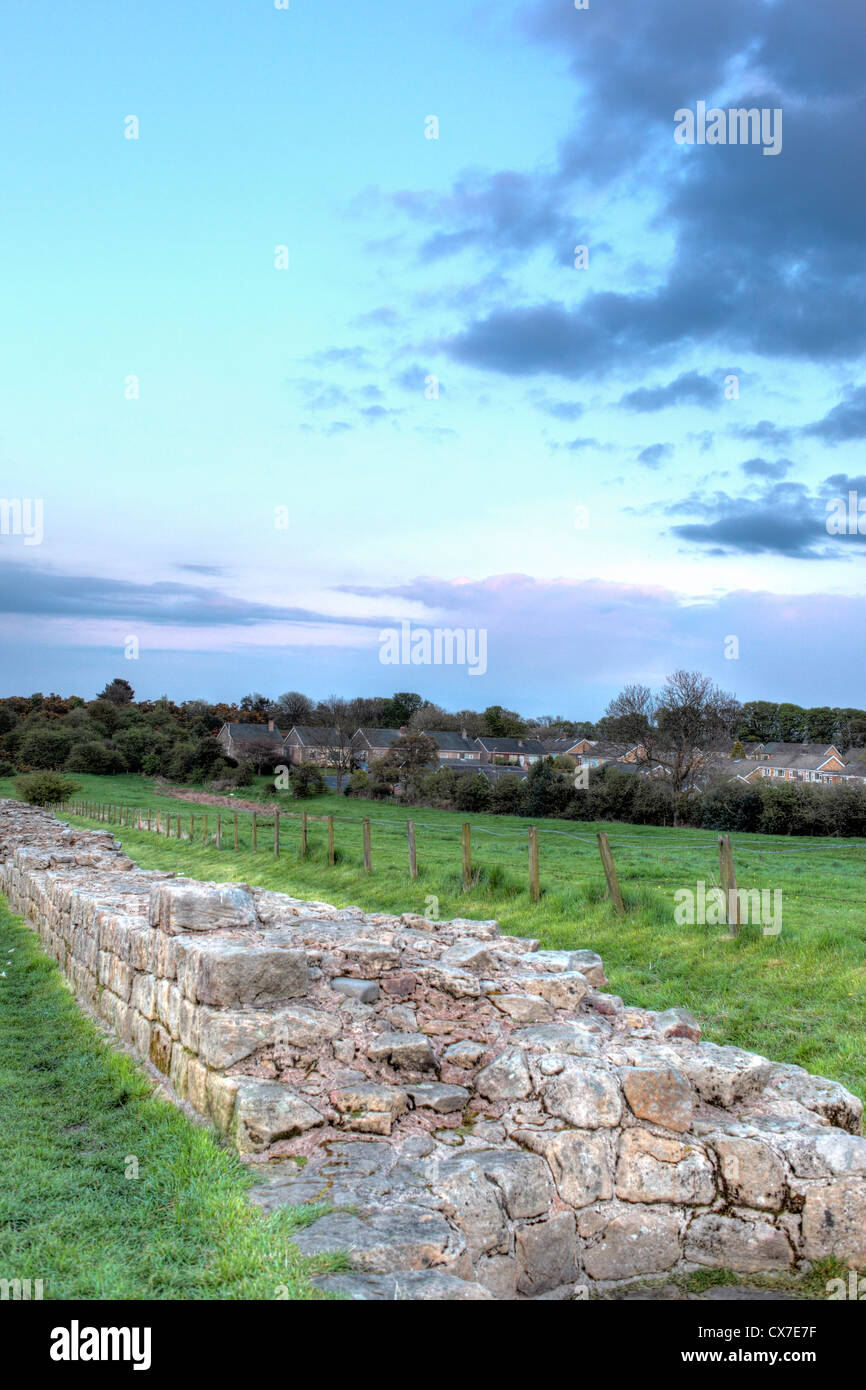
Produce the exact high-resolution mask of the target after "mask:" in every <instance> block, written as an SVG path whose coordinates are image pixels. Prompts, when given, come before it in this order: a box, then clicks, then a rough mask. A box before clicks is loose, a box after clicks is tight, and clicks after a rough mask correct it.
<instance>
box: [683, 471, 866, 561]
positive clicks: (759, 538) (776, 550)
mask: <svg viewBox="0 0 866 1390" xmlns="http://www.w3.org/2000/svg"><path fill="white" fill-rule="evenodd" d="M842 481H843V480H842V479H841V477H840V478H837V479H835V480H834V479H827V480H825V482H824V484H823V485H822V487H821V489H820V490H819V491H818V492H817V493H812V492H811V491H810V490H809V489H808V488H807V487H806V486H805V485H804V484H803V483H795V482H789V481H788V482H769V483H767V484H766V485H765V486H764V488H763V489H762V490H760V491H759V492H758V493H757V494H755V495H753V496H748V497H731V496H729V495H728V494H727V493H725V492H715V493H708V494H703V493H699V492H693V493H692V494H691V495H690V496H689V497H685V498H683V499H682V500H681V501H679V502H675V503H672V504H671V505H670V506H668V507H667V508H666V511H667V514H668V515H676V514H681V515H682V514H686V515H691V516H699V517H700V518H701V520H699V521H692V522H687V523H682V524H679V525H676V526H673V527H672V528H671V531H672V534H673V535H675V536H677V537H679V539H680V540H684V541H689V542H691V543H692V544H695V545H698V546H700V547H712V550H711V553H713V554H719V555H721V554H725V555H732V554H739V555H782V556H786V557H788V558H789V559H796V560H840V559H850V558H851V556H852V554H854V553H857V554H863V553H864V549H866V537H860V536H847V535H846V536H831V535H830V534H829V532H828V530H827V517H828V508H827V502H828V500H829V499H830V496H831V495H832V493H833V491H834V482H835V483H836V484H837V487H836V488H835V490H836V491H838V492H840V493H842V492H845V493H847V486H846V487H844V488H843V486H842ZM849 481H854V482H856V481H857V480H856V479H854V480H847V479H845V480H844V482H845V483H846V484H847V482H849Z"/></svg>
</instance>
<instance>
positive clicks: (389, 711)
mask: <svg viewBox="0 0 866 1390" xmlns="http://www.w3.org/2000/svg"><path fill="white" fill-rule="evenodd" d="M423 703H424V701H423V699H422V698H421V696H420V695H416V694H415V693H414V691H412V690H398V691H396V692H395V693H394V694H393V695H392V696H391V698H390V700H387V701H386V702H385V708H384V709H383V710H382V719H383V721H384V727H385V728H386V729H402V728H403V727H404V725H407V724H408V723H409V720H410V719H411V718H412V715H413V714H414V713H415V711H416V710H419V709H420V708H421V706H422V705H423Z"/></svg>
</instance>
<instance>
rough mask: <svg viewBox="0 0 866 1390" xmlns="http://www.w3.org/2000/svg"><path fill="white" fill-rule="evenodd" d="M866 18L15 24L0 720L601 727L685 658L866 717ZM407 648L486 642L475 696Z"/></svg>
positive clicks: (458, 675) (645, 11)
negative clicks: (403, 699) (494, 711)
mask: <svg viewBox="0 0 866 1390" xmlns="http://www.w3.org/2000/svg"><path fill="white" fill-rule="evenodd" d="M864 33H866V26H864V20H863V17H862V10H861V9H860V8H859V7H858V5H856V4H855V3H853V0H830V2H829V3H827V4H825V5H823V6H822V7H820V9H819V8H818V7H816V6H814V4H813V3H812V2H811V0H774V3H769V4H768V3H762V0H731V3H729V4H727V5H726V6H725V7H724V11H723V12H720V13H716V12H715V11H714V14H713V20H712V23H711V24H710V22H709V19H708V17H707V13H706V11H705V9H704V8H703V7H700V6H695V5H694V0H655V2H654V3H653V4H652V5H647V4H646V3H642V0H605V3H602V0H590V8H589V9H588V10H586V11H577V10H575V9H574V8H573V6H570V5H569V4H567V3H566V0H520V3H517V2H516V0H511V2H510V3H503V4H496V5H494V4H480V5H473V4H471V3H470V0H462V3H457V0H440V3H438V4H437V5H436V6H435V7H432V8H431V7H416V6H406V5H403V4H398V3H396V0H379V3H378V4H377V5H376V6H375V7H370V6H357V5H353V4H349V3H347V0H340V2H339V3H338V2H337V0H332V2H330V3H329V0H316V3H315V4H314V3H312V0H291V8H290V9H289V10H288V11H283V10H277V9H275V7H274V6H273V4H272V3H266V0H257V3H245V4H243V5H238V4H236V3H208V4H204V3H200V4H192V3H189V2H188V0H173V3H170V4H169V3H161V4H159V3H158V4H152V5H149V6H147V7H127V6H118V5H117V4H115V3H103V4H100V3H96V4H90V5H88V6H87V7H86V11H85V12H84V13H81V12H77V11H75V10H74V9H73V8H72V7H69V6H65V5H60V4H48V5H47V6H42V7H38V8H34V7H31V6H24V5H20V4H19V5H14V6H12V7H9V8H8V9H7V11H6V12H5V15H4V18H3V20H2V28H0V34H2V44H3V50H4V54H5V56H6V65H5V66H6V82H5V84H4V92H3V97H2V106H0V119H2V132H3V138H2V141H0V147H2V154H0V159H2V181H3V201H4V216H3V219H2V224H0V250H2V255H3V259H4V267H5V271H6V274H5V275H4V282H5V288H4V292H3V321H4V327H5V331H4V334H3V337H2V342H0V358H2V363H0V366H2V370H0V383H2V392H3V397H4V400H3V410H2V419H0V464H2V468H0V494H2V497H3V498H5V499H7V500H8V499H41V501H42V504H43V509H44V523H43V530H44V536H43V539H42V541H41V544H38V545H34V544H25V537H24V536H23V535H22V534H20V533H17V534H16V532H15V528H14V527H12V526H7V527H6V533H4V534H0V610H2V617H0V635H2V650H3V662H2V693H4V694H13V693H30V691H32V690H36V689H41V690H44V691H48V690H50V689H56V690H59V691H62V692H65V693H72V692H73V691H74V692H76V693H81V694H84V695H85V696H90V695H91V694H92V693H94V692H95V691H96V690H97V689H98V688H100V687H101V685H102V684H104V682H105V681H106V680H107V679H110V678H111V677H113V676H114V675H124V676H126V677H127V678H128V679H130V680H131V681H132V684H133V685H134V686H135V688H136V690H137V692H138V693H139V694H140V695H141V696H142V697H153V696H156V695H158V694H160V693H162V692H167V693H168V694H170V695H172V696H173V697H175V698H177V699H183V698H192V697H204V698H210V699H236V698H239V697H240V696H241V695H242V694H244V693H245V692H247V691H248V690H251V689H259V690H263V691H266V692H268V693H271V694H278V693H279V692H281V691H283V690H286V689H291V688H299V689H303V690H306V691H307V692H308V693H310V694H311V695H314V696H324V695H327V694H329V693H331V692H332V691H334V692H338V693H343V694H352V693H364V694H378V693H386V694H387V693H389V692H390V691H391V690H393V689H415V690H419V691H421V692H422V693H423V694H425V695H427V696H429V697H430V698H432V699H435V700H438V701H440V702H441V703H444V704H446V705H448V706H450V707H454V708H459V707H465V706H470V705H471V706H474V707H483V706H485V705H487V704H490V703H494V702H495V703H504V704H507V705H510V706H513V707H517V708H520V709H521V710H523V711H524V712H525V713H527V714H542V713H557V712H561V713H565V714H570V715H572V716H573V717H592V716H594V715H597V714H599V713H601V711H602V709H603V707H604V704H605V702H606V701H607V699H608V698H609V697H610V695H612V694H613V693H615V691H616V690H617V689H618V688H619V687H620V686H621V685H622V684H623V683H625V682H626V681H630V680H635V679H640V680H644V681H646V682H648V683H650V684H657V683H659V682H661V681H662V680H663V678H664V676H665V675H666V674H667V673H668V672H669V671H671V670H673V669H674V668H676V667H677V666H688V667H697V668H700V669H703V670H705V671H707V672H708V673H710V674H712V675H713V676H714V677H715V678H716V679H717V680H718V681H719V683H720V684H722V685H723V686H725V687H726V688H729V689H733V690H734V691H735V692H736V693H737V694H738V695H739V696H740V698H742V699H747V698H769V699H793V700H798V701H800V702H801V703H804V704H813V703H832V704H841V705H863V704H866V691H864V690H863V679H862V677H863V657H862V652H863V640H862V634H863V632H864V616H866V613H864V599H863V573H864V569H863V564H864V560H863V556H864V543H866V542H864V537H863V536H860V535H844V536H830V535H828V534H827V530H826V524H825V519H826V507H827V502H828V500H830V499H832V498H833V497H837V496H840V495H844V496H847V494H848V492H849V491H851V490H854V491H856V492H857V493H858V496H859V497H861V498H864V499H866V476H864V475H866V467H864V463H863V440H864V437H866V386H864V384H863V374H862V363H863V356H864V353H866V313H864V310H866V302H864V301H866V270H864V266H863V255H862V249H863V239H864V220H866V219H864V211H866V196H864V190H863V179H862V169H863V167H864V154H866V149H864V145H866V133H864V132H866V63H864V56H866V55H864V47H866V43H864ZM699 100H705V101H707V103H708V104H709V105H713V104H716V105H718V106H720V107H722V108H727V107H729V106H740V105H745V106H757V107H772V108H781V109H782V111H783V115H784V126H783V131H784V139H783V148H782V152H781V153H780V154H779V155H778V156H776V157H771V158H767V157H765V156H763V154H762V151H761V149H760V148H758V147H753V146H749V147H733V146H728V147H711V146H697V145H695V146H680V145H677V144H676V143H675V141H674V139H673V129H674V111H675V110H677V109H678V108H681V107H691V108H694V107H695V105H696V103H697V102H698V101H699ZM433 115H435V116H436V117H437V119H438V122H439V135H438V139H427V138H425V128H426V122H427V119H428V117H430V116H433ZM129 116H135V117H136V118H137V120H138V122H139V138H138V139H136V140H132V139H127V138H125V133H124V132H125V125H126V122H127V118H128V117H129ZM576 245H585V246H587V247H588V251H589V264H588V266H587V267H586V268H584V269H577V268H575V265H574V248H575V246H576ZM280 246H286V247H287V248H288V268H287V269H285V270H283V269H277V268H275V250H276V248H277V247H280ZM731 376H736V378H737V381H738V390H739V394H738V396H737V397H736V398H734V399H728V398H726V391H725V382H726V379H728V378H730V377H731ZM131 377H135V378H137V382H138V392H139V394H138V398H137V399H127V396H126V393H127V391H128V389H129V388H128V385H127V383H128V381H129V378H131ZM430 377H436V378H437V380H438V382H439V393H438V398H435V397H434V398H429V396H430V390H429V386H428V388H426V389H425V381H428V379H429V378H430ZM729 394H730V392H728V395H729ZM278 508H287V512H288V525H287V526H285V527H279V526H277V525H275V518H276V516H277V509H278ZM576 509H578V510H576ZM402 619H409V620H411V622H412V623H413V624H414V625H416V626H417V625H420V626H427V627H435V626H447V627H450V628H453V627H458V626H461V627H465V628H470V629H482V628H483V629H484V630H486V631H487V633H488V662H487V671H486V673H485V674H484V675H483V676H478V677H475V678H473V677H472V676H470V675H469V673H468V671H467V670H466V669H460V668H455V667H445V666H430V667H423V666H422V667H406V668H394V667H387V666H383V665H382V664H381V662H380V660H379V653H380V645H381V644H380V640H379V638H380V632H381V631H382V630H383V629H384V628H387V627H389V626H393V625H396V624H398V623H399V622H400V621H401V620H402ZM130 636H134V637H136V638H137V641H138V650H139V656H138V659H137V660H135V661H127V660H126V659H125V657H124V647H125V644H126V643H127V640H128V638H129V637H130ZM732 636H734V637H736V638H737V639H738V644H739V655H738V657H737V658H736V659H734V660H732V659H729V657H726V655H725V653H726V650H727V651H728V652H730V650H731V644H730V642H729V640H728V639H729V638H730V637H732Z"/></svg>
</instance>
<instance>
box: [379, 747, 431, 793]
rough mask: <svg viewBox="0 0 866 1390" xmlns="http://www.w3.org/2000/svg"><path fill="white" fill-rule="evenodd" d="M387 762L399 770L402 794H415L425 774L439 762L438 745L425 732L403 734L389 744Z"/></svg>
mask: <svg viewBox="0 0 866 1390" xmlns="http://www.w3.org/2000/svg"><path fill="white" fill-rule="evenodd" d="M388 762H389V763H392V764H393V765H394V766H395V767H396V768H397V769H398V770H399V773H400V784H401V786H402V788H403V794H404V796H408V797H413V796H417V795H418V790H419V787H420V784H421V781H422V779H423V777H424V776H425V774H426V773H427V772H429V770H430V768H431V767H437V766H438V764H439V746H438V744H437V743H436V740H435V739H433V738H430V737H429V736H428V735H427V734H418V733H409V734H403V735H401V737H400V738H395V740H394V742H393V743H392V744H391V747H390V749H389V750H388Z"/></svg>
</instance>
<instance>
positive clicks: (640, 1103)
mask: <svg viewBox="0 0 866 1390" xmlns="http://www.w3.org/2000/svg"><path fill="white" fill-rule="evenodd" d="M621 1076H622V1088H623V1090H624V1091H625V1098H626V1100H627V1101H628V1103H629V1106H630V1107H631V1109H632V1110H633V1111H634V1113H635V1115H637V1117H638V1119H640V1120H649V1121H650V1123H651V1124H656V1125H661V1126H662V1127H663V1128H664V1129H673V1130H685V1129H688V1128H689V1126H690V1125H691V1121H692V1113H693V1111H694V1092H693V1091H692V1088H691V1086H690V1085H689V1082H688V1080H687V1079H686V1077H685V1076H684V1075H683V1073H682V1072H681V1071H678V1070H677V1069H676V1068H675V1067H626V1068H625V1069H624V1070H623V1072H622V1073H621Z"/></svg>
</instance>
